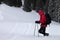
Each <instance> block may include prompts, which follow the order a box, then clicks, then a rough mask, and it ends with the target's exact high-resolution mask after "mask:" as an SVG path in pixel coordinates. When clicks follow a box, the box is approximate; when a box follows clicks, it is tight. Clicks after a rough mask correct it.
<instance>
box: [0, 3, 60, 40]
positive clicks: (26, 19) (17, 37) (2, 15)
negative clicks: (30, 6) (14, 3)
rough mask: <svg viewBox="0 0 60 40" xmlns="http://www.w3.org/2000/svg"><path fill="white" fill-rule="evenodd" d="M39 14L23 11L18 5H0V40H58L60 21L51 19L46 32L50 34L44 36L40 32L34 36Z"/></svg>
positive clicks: (59, 36) (59, 39)
mask: <svg viewBox="0 0 60 40" xmlns="http://www.w3.org/2000/svg"><path fill="white" fill-rule="evenodd" d="M36 20H39V15H38V14H37V13H36V12H35V11H32V12H25V11H23V10H22V7H21V8H18V7H9V6H7V5H5V4H1V5H0V40H60V31H59V30H60V23H57V22H54V21H52V23H51V25H50V27H49V25H48V27H47V30H46V32H48V33H49V34H50V35H49V36H48V37H44V36H43V35H42V34H40V36H39V37H38V36H37V30H36V36H34V27H35V23H34V22H35V21H36Z"/></svg>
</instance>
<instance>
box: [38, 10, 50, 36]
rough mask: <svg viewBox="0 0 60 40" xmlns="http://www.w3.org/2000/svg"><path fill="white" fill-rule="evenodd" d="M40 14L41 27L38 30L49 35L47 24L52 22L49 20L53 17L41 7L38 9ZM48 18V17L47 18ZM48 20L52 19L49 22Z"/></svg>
mask: <svg viewBox="0 0 60 40" xmlns="http://www.w3.org/2000/svg"><path fill="white" fill-rule="evenodd" d="M38 14H39V16H40V20H39V22H40V23H41V28H40V29H39V30H38V32H39V33H41V34H43V35H44V36H48V35H49V33H46V27H47V25H48V24H50V23H51V20H49V19H51V18H49V17H50V16H49V15H48V16H49V17H48V16H46V13H45V12H44V10H43V9H40V10H39V11H38ZM47 18H48V19H47ZM48 21H50V22H49V23H47V22H48Z"/></svg>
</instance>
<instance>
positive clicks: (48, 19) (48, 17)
mask: <svg viewBox="0 0 60 40" xmlns="http://www.w3.org/2000/svg"><path fill="white" fill-rule="evenodd" d="M45 16H46V24H48V25H49V24H50V23H51V17H50V15H49V14H48V13H46V14H45Z"/></svg>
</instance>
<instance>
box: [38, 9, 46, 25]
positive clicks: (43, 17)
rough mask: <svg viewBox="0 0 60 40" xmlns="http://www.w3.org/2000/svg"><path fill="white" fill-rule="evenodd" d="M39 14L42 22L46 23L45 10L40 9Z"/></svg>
mask: <svg viewBox="0 0 60 40" xmlns="http://www.w3.org/2000/svg"><path fill="white" fill-rule="evenodd" d="M38 14H39V15H40V20H39V21H40V23H43V24H44V23H46V16H45V14H44V11H43V10H39V11H38Z"/></svg>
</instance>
